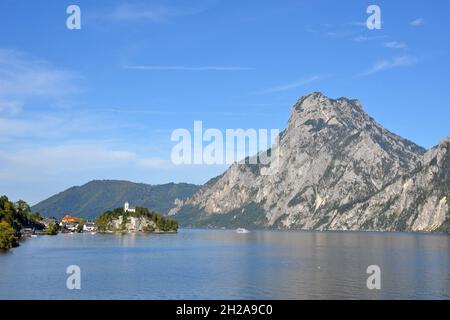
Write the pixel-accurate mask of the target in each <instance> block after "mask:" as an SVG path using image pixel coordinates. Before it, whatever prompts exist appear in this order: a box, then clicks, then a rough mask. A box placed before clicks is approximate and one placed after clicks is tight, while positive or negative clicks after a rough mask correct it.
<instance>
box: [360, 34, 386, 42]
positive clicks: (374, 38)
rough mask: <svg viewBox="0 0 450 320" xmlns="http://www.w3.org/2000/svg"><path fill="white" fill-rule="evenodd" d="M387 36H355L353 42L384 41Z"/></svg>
mask: <svg viewBox="0 0 450 320" xmlns="http://www.w3.org/2000/svg"><path fill="white" fill-rule="evenodd" d="M387 37H388V36H386V35H381V36H370V37H369V36H357V37H355V38H353V41H354V42H365V41H372V40H380V39H386V38H387Z"/></svg>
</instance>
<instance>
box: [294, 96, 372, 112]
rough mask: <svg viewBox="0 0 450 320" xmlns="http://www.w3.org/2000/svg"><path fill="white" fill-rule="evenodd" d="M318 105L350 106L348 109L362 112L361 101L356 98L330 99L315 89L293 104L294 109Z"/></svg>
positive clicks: (313, 107)
mask: <svg viewBox="0 0 450 320" xmlns="http://www.w3.org/2000/svg"><path fill="white" fill-rule="evenodd" d="M318 107H328V108H330V107H341V109H342V110H343V108H342V107H350V109H353V110H357V111H360V112H363V113H365V112H364V109H363V106H362V104H361V102H360V101H359V100H357V99H348V98H346V97H340V98H338V99H332V98H330V97H328V96H326V95H324V94H323V93H321V92H318V91H315V92H311V93H309V94H307V95H304V96H303V97H301V98H300V99H299V100H298V101H297V102H296V103H295V104H294V106H293V108H294V109H295V110H296V111H300V112H301V111H302V110H307V109H316V108H318Z"/></svg>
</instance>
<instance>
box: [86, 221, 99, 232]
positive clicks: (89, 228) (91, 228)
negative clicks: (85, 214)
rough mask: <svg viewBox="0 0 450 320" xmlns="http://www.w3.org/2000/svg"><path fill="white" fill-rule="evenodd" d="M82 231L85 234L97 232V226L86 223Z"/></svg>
mask: <svg viewBox="0 0 450 320" xmlns="http://www.w3.org/2000/svg"><path fill="white" fill-rule="evenodd" d="M83 231H86V232H93V231H97V226H96V225H95V223H93V222H86V223H85V224H84V225H83Z"/></svg>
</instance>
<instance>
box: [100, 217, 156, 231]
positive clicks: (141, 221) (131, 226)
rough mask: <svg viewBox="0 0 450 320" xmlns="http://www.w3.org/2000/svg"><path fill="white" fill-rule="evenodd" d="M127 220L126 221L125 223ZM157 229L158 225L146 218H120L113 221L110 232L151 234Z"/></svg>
mask: <svg viewBox="0 0 450 320" xmlns="http://www.w3.org/2000/svg"><path fill="white" fill-rule="evenodd" d="M125 220H126V221H125ZM155 229H156V223H155V222H153V221H150V219H147V218H145V217H125V218H124V216H119V217H118V218H117V219H113V220H111V223H110V224H109V230H110V231H113V232H118V231H122V232H138V231H139V232H150V231H154V230H155Z"/></svg>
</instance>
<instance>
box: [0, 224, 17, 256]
mask: <svg viewBox="0 0 450 320" xmlns="http://www.w3.org/2000/svg"><path fill="white" fill-rule="evenodd" d="M16 243H17V239H16V238H15V237H14V229H13V228H12V227H11V225H10V224H9V223H7V222H6V221H2V222H0V250H7V249H10V248H12V247H13V246H15V245H16Z"/></svg>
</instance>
